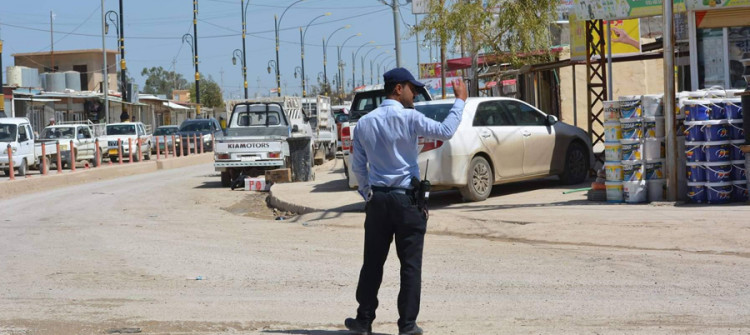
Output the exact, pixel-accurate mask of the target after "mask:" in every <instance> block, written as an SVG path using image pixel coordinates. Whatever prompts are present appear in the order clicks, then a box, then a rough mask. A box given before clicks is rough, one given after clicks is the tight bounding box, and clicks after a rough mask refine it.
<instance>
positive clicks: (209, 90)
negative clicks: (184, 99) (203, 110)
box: [190, 75, 224, 108]
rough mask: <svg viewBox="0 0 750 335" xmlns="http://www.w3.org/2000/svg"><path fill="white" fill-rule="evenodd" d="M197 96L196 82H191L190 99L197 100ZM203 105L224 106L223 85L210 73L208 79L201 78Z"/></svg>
mask: <svg viewBox="0 0 750 335" xmlns="http://www.w3.org/2000/svg"><path fill="white" fill-rule="evenodd" d="M195 98H196V96H195V83H192V84H190V101H192V102H196V101H195ZM201 105H202V106H205V107H218V108H224V98H222V92H221V87H220V86H219V84H217V83H216V82H215V81H214V78H213V77H211V76H210V75H209V76H208V78H206V79H201Z"/></svg>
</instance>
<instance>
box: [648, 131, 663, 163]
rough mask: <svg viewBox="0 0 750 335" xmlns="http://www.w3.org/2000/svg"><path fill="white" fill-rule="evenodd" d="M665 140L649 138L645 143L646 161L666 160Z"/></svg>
mask: <svg viewBox="0 0 750 335" xmlns="http://www.w3.org/2000/svg"><path fill="white" fill-rule="evenodd" d="M664 152H665V151H664V138H663V137H662V138H647V139H646V140H645V141H644V143H643V156H644V158H645V159H646V160H648V161H652V160H655V159H661V158H664Z"/></svg>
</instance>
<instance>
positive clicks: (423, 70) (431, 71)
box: [419, 63, 461, 78]
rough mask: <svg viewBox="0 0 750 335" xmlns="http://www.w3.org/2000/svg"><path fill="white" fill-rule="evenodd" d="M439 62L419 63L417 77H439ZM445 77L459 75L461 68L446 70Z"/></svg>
mask: <svg viewBox="0 0 750 335" xmlns="http://www.w3.org/2000/svg"><path fill="white" fill-rule="evenodd" d="M440 69H441V66H440V63H420V64H419V78H440ZM445 76H446V77H460V76H461V70H455V71H448V72H446V73H445Z"/></svg>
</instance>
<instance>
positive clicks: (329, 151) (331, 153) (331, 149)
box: [326, 144, 336, 160]
mask: <svg viewBox="0 0 750 335" xmlns="http://www.w3.org/2000/svg"><path fill="white" fill-rule="evenodd" d="M335 146H336V145H335V144H329V145H327V146H326V159H328V160H333V159H336V148H335Z"/></svg>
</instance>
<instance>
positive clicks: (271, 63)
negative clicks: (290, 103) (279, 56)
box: [267, 59, 281, 92]
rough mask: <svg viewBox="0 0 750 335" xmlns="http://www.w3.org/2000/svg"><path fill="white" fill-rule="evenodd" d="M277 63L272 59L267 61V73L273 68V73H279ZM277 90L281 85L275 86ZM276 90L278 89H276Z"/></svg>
mask: <svg viewBox="0 0 750 335" xmlns="http://www.w3.org/2000/svg"><path fill="white" fill-rule="evenodd" d="M277 64H278V63H276V62H275V61H274V60H273V59H272V60H269V61H268V68H267V70H268V73H269V74H270V73H271V69H273V71H274V73H279V68H278V67H277ZM276 89H277V90H280V89H281V87H278V86H277V87H276ZM277 92H278V91H277Z"/></svg>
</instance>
